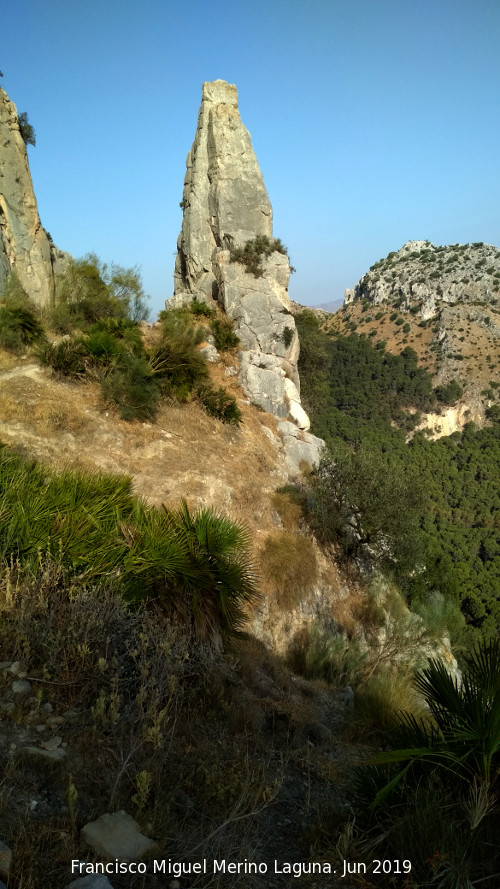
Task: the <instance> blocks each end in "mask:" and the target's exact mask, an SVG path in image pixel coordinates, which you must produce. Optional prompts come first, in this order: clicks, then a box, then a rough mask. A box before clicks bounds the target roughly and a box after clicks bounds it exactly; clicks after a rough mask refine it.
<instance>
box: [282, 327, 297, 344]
mask: <svg viewBox="0 0 500 889" xmlns="http://www.w3.org/2000/svg"><path fill="white" fill-rule="evenodd" d="M294 336H295V331H294V329H293V327H285V329H284V331H283V333H282V334H281V338H282V340H283V343H284V345H285V348H286V349H288V348H289V347H290V346H291V345H292V342H293V338H294Z"/></svg>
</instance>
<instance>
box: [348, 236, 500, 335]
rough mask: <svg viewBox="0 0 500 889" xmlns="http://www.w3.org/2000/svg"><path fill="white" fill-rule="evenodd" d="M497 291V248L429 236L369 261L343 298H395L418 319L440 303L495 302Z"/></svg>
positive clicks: (376, 302) (425, 317)
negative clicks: (437, 242) (438, 242)
mask: <svg viewBox="0 0 500 889" xmlns="http://www.w3.org/2000/svg"><path fill="white" fill-rule="evenodd" d="M499 294H500V249H498V247H492V246H490V245H489V244H482V243H476V244H452V245H451V246H448V247H435V246H434V244H431V242H430V241H408V242H407V243H406V244H404V246H403V247H401V249H400V250H398V251H397V252H396V251H394V252H392V253H389V255H388V256H386V257H385V259H380V260H379V261H378V262H376V263H374V265H372V266H371V268H370V270H369V271H368V272H367V273H366V274H365V275H363V277H362V278H360V280H359V281H358V283H357V284H356V285H355V286H354V288H353V289H352V290H346V291H345V297H344V303H345V305H349V304H350V303H353V302H354V301H355V300H356V299H368V300H369V301H370V302H372V303H373V304H374V305H382V304H384V303H391V302H393V301H394V300H396V299H397V300H399V304H400V307H401V308H403V309H407V310H408V311H410V310H411V309H416V312H415V314H416V315H417V316H418V317H419V318H420V320H422V321H426V320H428V319H429V318H433V317H435V316H436V315H437V314H438V311H439V309H440V307H441V306H442V305H443V304H448V305H457V304H459V303H460V304H468V305H479V304H483V305H486V304H495V303H496V301H497V300H498V296H499Z"/></svg>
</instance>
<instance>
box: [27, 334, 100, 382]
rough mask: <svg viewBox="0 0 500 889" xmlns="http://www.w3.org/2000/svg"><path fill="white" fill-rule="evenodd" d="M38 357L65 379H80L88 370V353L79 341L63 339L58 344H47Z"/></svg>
mask: <svg viewBox="0 0 500 889" xmlns="http://www.w3.org/2000/svg"><path fill="white" fill-rule="evenodd" d="M38 357H39V359H40V361H42V362H43V363H44V364H48V365H49V367H51V368H52V370H54V371H55V372H56V373H57V374H61V375H62V376H65V377H81V376H83V375H84V374H85V372H86V371H87V369H88V352H87V349H86V348H85V346H84V345H83V343H82V341H81V340H75V339H64V340H61V342H60V343H48V345H46V346H44V347H43V348H42V349H40V351H39V353H38Z"/></svg>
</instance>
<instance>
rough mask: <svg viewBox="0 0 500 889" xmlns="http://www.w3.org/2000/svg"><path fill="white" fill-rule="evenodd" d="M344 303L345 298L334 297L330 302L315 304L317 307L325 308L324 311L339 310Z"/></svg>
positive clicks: (332, 311)
mask: <svg viewBox="0 0 500 889" xmlns="http://www.w3.org/2000/svg"><path fill="white" fill-rule="evenodd" d="M343 305H344V300H343V299H334V300H332V301H331V302H328V303H318V305H317V306H314V308H315V309H323V311H324V312H331V313H334V312H338V310H339V309H341V308H342V306H343Z"/></svg>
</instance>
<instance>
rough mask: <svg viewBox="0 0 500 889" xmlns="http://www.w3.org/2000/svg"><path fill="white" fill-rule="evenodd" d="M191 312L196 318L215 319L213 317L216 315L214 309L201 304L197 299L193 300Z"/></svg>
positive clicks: (190, 307)
mask: <svg viewBox="0 0 500 889" xmlns="http://www.w3.org/2000/svg"><path fill="white" fill-rule="evenodd" d="M189 310H190V312H191V313H192V314H193V315H195V316H196V317H203V318H213V316H214V315H215V310H214V309H212V308H211V307H210V306H207V304H206V303H203V302H200V300H198V299H196V297H194V299H193V300H192V302H191V304H190V306H189Z"/></svg>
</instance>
